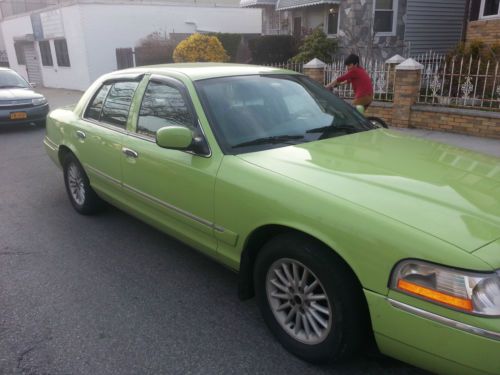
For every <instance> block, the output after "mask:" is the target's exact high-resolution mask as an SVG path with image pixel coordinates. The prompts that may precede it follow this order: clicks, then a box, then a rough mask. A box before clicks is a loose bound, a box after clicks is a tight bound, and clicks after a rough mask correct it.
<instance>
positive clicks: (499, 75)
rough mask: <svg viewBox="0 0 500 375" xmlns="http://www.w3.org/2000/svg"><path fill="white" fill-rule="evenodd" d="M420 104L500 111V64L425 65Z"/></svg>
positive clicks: (451, 61) (456, 61)
mask: <svg viewBox="0 0 500 375" xmlns="http://www.w3.org/2000/svg"><path fill="white" fill-rule="evenodd" d="M418 102H419V103H426V104H433V105H443V106H456V107H470V108H478V109H489V110H496V111H498V110H500V62H498V61H483V60H481V59H473V58H472V57H469V58H465V57H452V58H442V59H441V60H436V61H435V62H432V63H429V64H427V65H426V66H425V69H424V71H423V73H422V80H421V85H420V97H419V100H418Z"/></svg>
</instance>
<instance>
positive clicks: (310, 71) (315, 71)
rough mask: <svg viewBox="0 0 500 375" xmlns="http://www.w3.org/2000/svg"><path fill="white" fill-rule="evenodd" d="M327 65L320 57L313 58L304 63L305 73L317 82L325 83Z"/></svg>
mask: <svg viewBox="0 0 500 375" xmlns="http://www.w3.org/2000/svg"><path fill="white" fill-rule="evenodd" d="M325 67H326V64H325V63H324V62H323V61H321V60H320V59H316V58H315V59H312V60H311V61H309V62H308V63H307V64H305V65H304V74H305V75H306V76H308V77H309V78H311V79H313V80H315V81H316V82H319V83H321V84H322V85H324V84H325Z"/></svg>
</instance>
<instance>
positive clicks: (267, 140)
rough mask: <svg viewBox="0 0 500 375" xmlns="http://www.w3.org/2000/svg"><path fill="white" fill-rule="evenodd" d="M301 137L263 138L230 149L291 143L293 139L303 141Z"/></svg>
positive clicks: (279, 136) (278, 136)
mask: <svg viewBox="0 0 500 375" xmlns="http://www.w3.org/2000/svg"><path fill="white" fill-rule="evenodd" d="M303 138H304V136H302V135H277V136H273V137H263V138H257V139H253V140H251V141H247V142H242V143H238V144H237V145H234V146H232V148H237V147H245V146H256V145H265V144H269V143H270V144H277V143H287V142H288V141H293V140H295V139H303Z"/></svg>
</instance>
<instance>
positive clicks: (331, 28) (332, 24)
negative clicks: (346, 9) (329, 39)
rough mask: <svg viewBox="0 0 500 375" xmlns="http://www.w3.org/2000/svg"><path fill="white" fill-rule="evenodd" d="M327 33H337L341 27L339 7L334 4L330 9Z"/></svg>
mask: <svg viewBox="0 0 500 375" xmlns="http://www.w3.org/2000/svg"><path fill="white" fill-rule="evenodd" d="M326 24H327V34H328V35H336V34H337V30H338V28H339V7H338V6H333V7H331V8H330V9H329V10H328V19H327V23H326Z"/></svg>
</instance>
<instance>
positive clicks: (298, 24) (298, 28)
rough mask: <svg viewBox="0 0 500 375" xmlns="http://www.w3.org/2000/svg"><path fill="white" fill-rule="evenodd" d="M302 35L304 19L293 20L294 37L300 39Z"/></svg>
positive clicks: (295, 18) (296, 18)
mask: <svg viewBox="0 0 500 375" xmlns="http://www.w3.org/2000/svg"><path fill="white" fill-rule="evenodd" d="M301 35H302V17H294V18H293V36H294V37H295V38H297V39H300V36H301Z"/></svg>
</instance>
